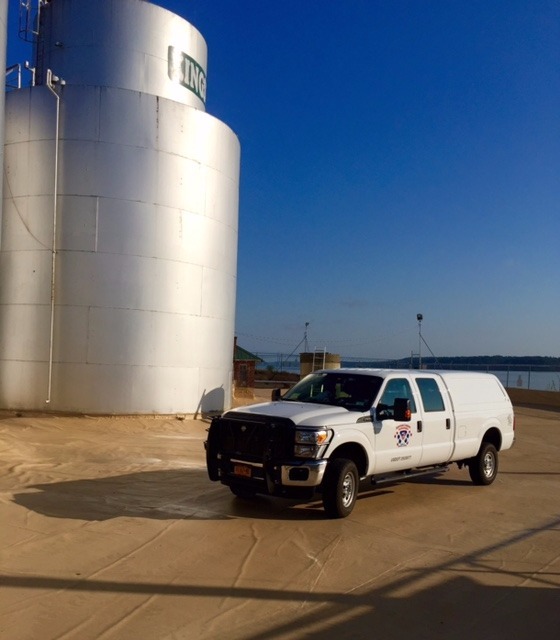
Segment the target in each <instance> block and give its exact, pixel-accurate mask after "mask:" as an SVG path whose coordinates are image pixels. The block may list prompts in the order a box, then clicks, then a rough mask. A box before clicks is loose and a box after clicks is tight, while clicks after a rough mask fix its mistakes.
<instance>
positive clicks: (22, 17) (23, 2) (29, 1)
mask: <svg viewBox="0 0 560 640" xmlns="http://www.w3.org/2000/svg"><path fill="white" fill-rule="evenodd" d="M42 4H43V0H19V37H20V38H21V39H22V40H25V41H26V42H35V38H36V37H37V35H38V33H39V16H40V14H41V5H42Z"/></svg>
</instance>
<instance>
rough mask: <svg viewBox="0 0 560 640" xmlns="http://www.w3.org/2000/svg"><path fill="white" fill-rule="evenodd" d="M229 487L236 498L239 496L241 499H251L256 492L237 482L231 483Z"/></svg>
mask: <svg viewBox="0 0 560 640" xmlns="http://www.w3.org/2000/svg"><path fill="white" fill-rule="evenodd" d="M229 488H230V491H231V492H232V493H233V495H234V496H235V497H236V498H241V499H242V500H252V499H253V498H254V497H255V496H256V495H257V492H256V491H253V489H248V488H247V487H240V486H239V485H238V484H231V485H230V486H229Z"/></svg>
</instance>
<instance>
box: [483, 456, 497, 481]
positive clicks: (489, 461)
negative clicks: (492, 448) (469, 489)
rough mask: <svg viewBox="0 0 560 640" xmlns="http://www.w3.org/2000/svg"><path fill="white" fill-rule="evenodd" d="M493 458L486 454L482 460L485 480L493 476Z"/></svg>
mask: <svg viewBox="0 0 560 640" xmlns="http://www.w3.org/2000/svg"><path fill="white" fill-rule="evenodd" d="M494 466H495V465H494V456H493V455H492V454H491V453H490V452H488V453H487V454H486V455H485V456H484V459H483V460H482V471H483V473H484V475H485V476H486V477H487V478H491V477H492V476H493V475H494Z"/></svg>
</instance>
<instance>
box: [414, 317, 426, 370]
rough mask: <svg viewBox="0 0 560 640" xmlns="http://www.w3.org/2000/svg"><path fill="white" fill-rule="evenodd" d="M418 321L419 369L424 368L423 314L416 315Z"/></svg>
mask: <svg viewBox="0 0 560 640" xmlns="http://www.w3.org/2000/svg"><path fill="white" fill-rule="evenodd" d="M416 320H418V368H419V369H421V368H422V320H424V316H423V315H422V314H421V313H417V314H416Z"/></svg>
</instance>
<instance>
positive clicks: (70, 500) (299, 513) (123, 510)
mask: <svg viewBox="0 0 560 640" xmlns="http://www.w3.org/2000/svg"><path fill="white" fill-rule="evenodd" d="M13 501H14V502H15V503H16V504H18V505H20V506H22V507H24V508H26V509H29V510H31V511H34V512H36V513H39V514H42V515H44V516H48V517H51V518H71V519H76V520H88V521H103V520H110V519H112V518H120V517H131V518H149V519H155V520H181V519H188V520H227V519H230V518H255V519H279V520H311V519H324V517H325V515H324V512H323V510H322V507H321V505H320V504H315V503H311V504H308V503H305V504H302V502H301V501H299V502H298V501H295V500H285V499H281V498H269V497H267V496H256V497H255V498H253V499H251V500H241V499H238V498H236V497H235V496H233V495H232V494H231V493H230V491H229V489H228V488H227V487H224V486H223V485H221V484H215V483H211V482H210V481H209V480H208V475H207V473H206V469H173V470H158V471H140V472H136V473H127V474H124V475H118V476H109V477H103V478H91V479H90V478H88V479H79V480H70V481H63V482H52V483H43V484H35V485H30V486H28V487H26V489H25V491H22V492H20V493H16V494H14V495H13Z"/></svg>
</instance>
